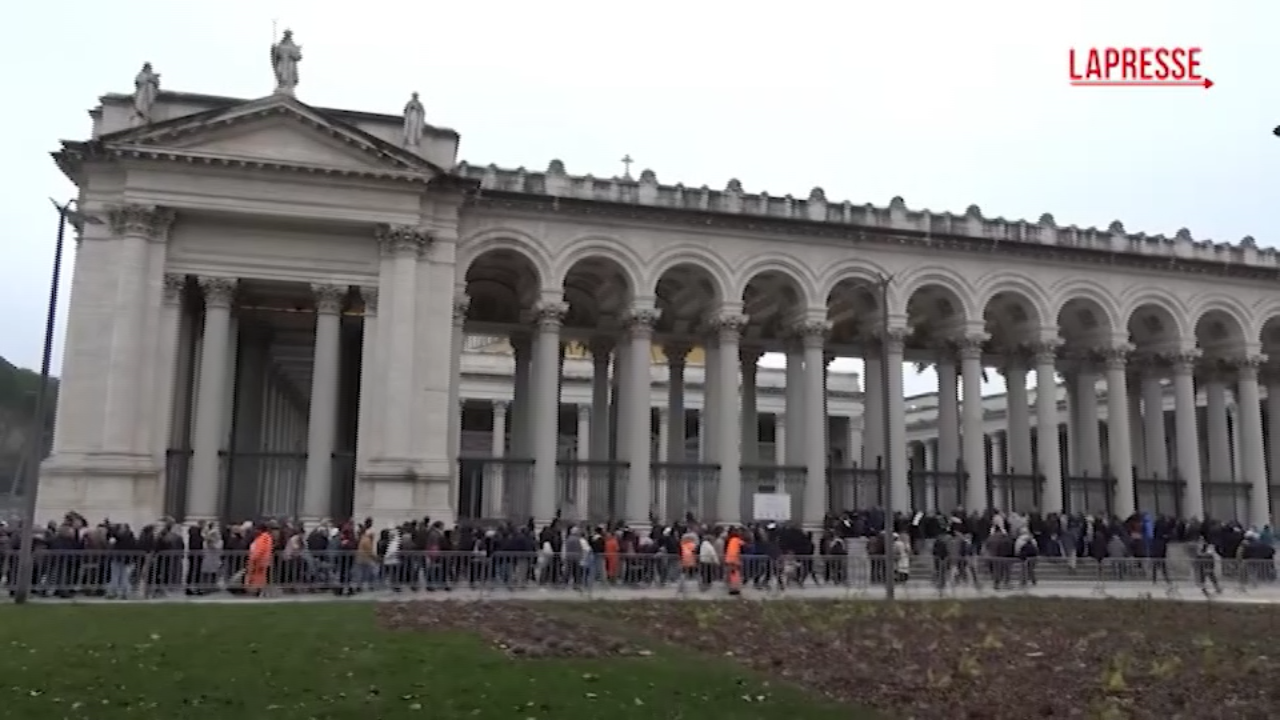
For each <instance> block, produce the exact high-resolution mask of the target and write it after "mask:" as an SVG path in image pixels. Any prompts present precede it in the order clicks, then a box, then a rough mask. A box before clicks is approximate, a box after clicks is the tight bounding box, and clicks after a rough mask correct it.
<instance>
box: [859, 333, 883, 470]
mask: <svg viewBox="0 0 1280 720" xmlns="http://www.w3.org/2000/svg"><path fill="white" fill-rule="evenodd" d="M881 367H882V366H881V364H880V356H879V355H877V354H876V353H875V352H871V353H868V354H867V355H866V356H865V357H864V358H863V360H862V372H863V375H865V376H866V377H865V378H864V383H863V388H864V390H863V393H862V399H863V403H862V417H864V418H866V421H865V422H863V423H862V463H861V466H862V467H864V468H875V467H876V462H877V458H881V457H883V456H884V399H885V398H884V383H883V382H882V380H881V375H882V373H881Z"/></svg>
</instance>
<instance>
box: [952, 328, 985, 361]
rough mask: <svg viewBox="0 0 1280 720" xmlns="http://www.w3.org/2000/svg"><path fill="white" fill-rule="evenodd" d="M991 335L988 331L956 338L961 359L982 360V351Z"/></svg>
mask: <svg viewBox="0 0 1280 720" xmlns="http://www.w3.org/2000/svg"><path fill="white" fill-rule="evenodd" d="M989 339H990V336H989V335H987V334H986V333H975V334H971V335H965V336H964V337H960V338H956V352H957V354H959V356H960V359H961V360H981V359H982V351H983V349H984V348H985V347H986V345H987V340H989Z"/></svg>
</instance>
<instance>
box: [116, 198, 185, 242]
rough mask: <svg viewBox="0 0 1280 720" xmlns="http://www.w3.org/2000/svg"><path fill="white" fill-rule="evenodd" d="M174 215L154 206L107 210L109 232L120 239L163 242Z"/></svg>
mask: <svg viewBox="0 0 1280 720" xmlns="http://www.w3.org/2000/svg"><path fill="white" fill-rule="evenodd" d="M174 217H175V214H174V211H173V210H172V209H171V208H163V207H156V206H155V205H139V204H134V203H131V204H128V205H116V206H114V207H111V208H108V209H107V221H108V222H109V223H110V224H111V232H113V233H115V234H116V235H119V236H122V237H141V238H146V239H147V240H164V239H166V238H168V236H169V228H171V227H173V220H174Z"/></svg>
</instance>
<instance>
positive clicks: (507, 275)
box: [460, 243, 545, 324]
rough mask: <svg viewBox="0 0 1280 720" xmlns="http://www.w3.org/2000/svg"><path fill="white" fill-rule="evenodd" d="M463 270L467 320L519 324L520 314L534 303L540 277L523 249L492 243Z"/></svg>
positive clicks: (539, 287)
mask: <svg viewBox="0 0 1280 720" xmlns="http://www.w3.org/2000/svg"><path fill="white" fill-rule="evenodd" d="M460 267H463V276H462V282H461V285H462V288H463V289H464V292H465V293H466V294H467V296H468V298H469V303H468V305H467V319H468V320H473V321H480V322H487V323H498V324H503V323H505V324H518V323H520V322H522V320H523V318H522V317H521V313H522V312H523V311H524V310H525V309H526V308H529V307H532V306H533V304H534V303H535V302H537V300H538V297H539V296H540V294H541V290H542V282H543V281H542V278H543V277H545V276H542V275H540V274H539V271H538V267H537V264H536V261H535V260H534V259H533V258H532V257H531V256H530V254H529V253H527V252H525V251H524V248H523V247H521V246H519V245H511V244H509V243H493V244H491V245H490V247H489V248H488V249H487V250H485V251H484V252H482V253H480V254H479V255H477V256H475V257H473V258H470V259H469V260H468V262H467V264H466V265H464V266H460Z"/></svg>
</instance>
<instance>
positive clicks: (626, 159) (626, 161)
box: [622, 153, 635, 180]
mask: <svg viewBox="0 0 1280 720" xmlns="http://www.w3.org/2000/svg"><path fill="white" fill-rule="evenodd" d="M633 162H635V160H632V159H631V155H630V153H628V154H626V155H623V156H622V167H623V170H622V175H623V177H625V178H627V179H628V180H630V179H631V163H633Z"/></svg>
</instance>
